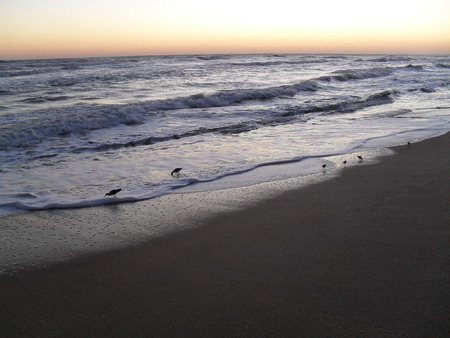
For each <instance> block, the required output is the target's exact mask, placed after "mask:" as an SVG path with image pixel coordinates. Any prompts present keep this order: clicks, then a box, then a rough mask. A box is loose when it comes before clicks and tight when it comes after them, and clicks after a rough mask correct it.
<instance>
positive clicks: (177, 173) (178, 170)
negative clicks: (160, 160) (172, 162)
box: [170, 168, 183, 176]
mask: <svg viewBox="0 0 450 338" xmlns="http://www.w3.org/2000/svg"><path fill="white" fill-rule="evenodd" d="M181 169H183V168H175V169H173V170H172V172H171V173H170V175H172V176H173V175H174V174H176V175H179V174H180V171H181Z"/></svg>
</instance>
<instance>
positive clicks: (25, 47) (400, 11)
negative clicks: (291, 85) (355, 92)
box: [0, 0, 450, 59]
mask: <svg viewBox="0 0 450 338" xmlns="http://www.w3.org/2000/svg"><path fill="white" fill-rule="evenodd" d="M309 2H310V1H308V2H306V1H300V0H278V1H276V2H261V1H242V0H239V1H237V0H228V1H227V2H223V3H220V2H213V1H206V0H191V1H189V2H188V1H182V0H172V1H170V2H167V1H164V2H162V1H160V2H158V1H154V0H129V1H126V2H125V1H123V2H121V1H118V0H109V1H106V0H90V1H83V0H78V1H75V0H67V1H57V0H41V1H32V0H1V2H0V59H20V58H24V59H26V58H51V57H82V56H114V55H144V54H192V53H266V52H267V53H450V20H449V18H450V1H447V0H429V1H427V2H424V1H415V0H410V1H404V0H398V1H393V0H389V1H388V0H378V1H377V2H373V3H371V4H367V3H365V4H364V5H362V4H361V1H356V0H341V1H334V0H324V1H320V2H317V1H316V2H315V3H309Z"/></svg>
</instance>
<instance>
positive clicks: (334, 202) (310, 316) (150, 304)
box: [0, 134, 450, 337]
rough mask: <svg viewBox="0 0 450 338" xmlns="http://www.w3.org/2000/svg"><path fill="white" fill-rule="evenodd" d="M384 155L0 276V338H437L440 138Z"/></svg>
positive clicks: (441, 316) (444, 234) (445, 207)
mask: <svg viewBox="0 0 450 338" xmlns="http://www.w3.org/2000/svg"><path fill="white" fill-rule="evenodd" d="M394 150H395V152H396V154H395V155H392V156H388V157H385V158H383V159H382V160H381V162H380V163H378V164H374V165H360V166H358V165H355V166H351V167H348V168H345V169H344V170H342V173H341V175H339V176H338V177H336V178H333V179H331V180H328V181H325V182H321V183H318V184H314V185H310V186H307V187H304V188H302V189H298V190H293V191H287V192H285V193H283V194H281V195H279V196H277V197H276V198H271V199H268V200H264V201H262V202H259V203H257V204H256V205H252V206H249V207H246V208H244V209H243V210H236V211H229V212H224V213H220V214H217V215H213V216H212V217H210V218H209V219H208V220H206V221H204V222H203V223H202V224H199V225H198V226H197V227H195V228H192V229H186V230H183V231H179V232H175V233H171V234H168V235H165V236H161V237H158V238H155V239H152V240H149V241H147V242H145V243H143V244H140V245H138V246H135V247H131V248H125V249H120V250H114V251H107V252H101V253H97V254H92V255H86V256H83V257H81V258H79V259H75V260H71V261H68V262H64V263H58V264H55V265H52V266H50V267H46V268H42V269H37V270H34V271H22V272H19V273H17V274H14V275H11V276H8V275H1V276H0V290H1V292H0V304H1V307H0V309H1V310H0V335H1V336H3V337H324V336H330V337H398V336H406V337H448V336H450V316H449V314H450V306H449V304H450V282H449V281H450V267H449V257H450V245H449V244H450V241H449V239H450V236H449V235H450V227H449V225H450V222H449V220H450V207H449V201H450V189H449V188H450V156H449V151H450V134H446V135H443V136H440V137H436V138H432V139H429V140H425V141H422V142H418V143H412V144H410V145H405V146H401V147H396V148H394ZM139 203H142V205H145V203H147V202H139ZM125 208H126V206H125ZM89 210H90V211H89V212H92V210H94V209H92V208H91V209H89ZM148 210H149V211H148V212H149V213H150V212H151V210H150V209H148ZM78 212H80V213H82V212H83V210H79V211H78ZM135 217H139V219H140V220H139V221H142V218H143V217H144V216H143V215H142V214H141V215H136V216H135ZM36 222H39V219H36ZM124 222H125V221H124ZM126 222H133V218H131V219H130V218H127V219H126ZM123 225H124V226H126V223H125V224H123Z"/></svg>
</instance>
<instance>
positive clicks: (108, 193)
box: [104, 189, 122, 197]
mask: <svg viewBox="0 0 450 338" xmlns="http://www.w3.org/2000/svg"><path fill="white" fill-rule="evenodd" d="M120 191H122V189H114V190H111V191H110V192H107V193H106V194H105V196H104V197H106V196H116V194H117V193H118V192H120Z"/></svg>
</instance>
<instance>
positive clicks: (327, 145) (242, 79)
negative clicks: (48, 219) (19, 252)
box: [0, 54, 450, 220]
mask: <svg viewBox="0 0 450 338" xmlns="http://www.w3.org/2000/svg"><path fill="white" fill-rule="evenodd" d="M449 130H450V57H449V56H448V55H322V54H321V55H305V54H281V55H274V54H258V55H177V56H136V57H109V58H106V57H105V58H78V59H50V60H22V61H0V216H5V215H8V214H14V213H24V212H25V213H27V212H32V211H33V210H43V209H66V208H80V207H88V206H95V205H105V204H111V203H124V202H130V201H139V200H146V199H152V198H155V197H159V196H163V195H167V194H170V193H173V192H183V189H189V191H192V190H208V189H222V188H226V187H229V186H239V185H249V184H257V183H259V182H264V181H267V180H282V179H286V178H289V177H295V176H305V177H307V176H308V175H313V174H317V173H320V172H322V171H323V170H324V169H323V168H322V166H323V165H324V164H325V165H326V170H327V171H328V170H330V171H332V170H334V169H339V168H340V167H342V166H343V162H342V161H343V160H344V159H345V160H346V161H347V164H346V165H354V164H357V163H358V161H359V160H358V159H357V157H356V155H357V154H364V156H376V155H377V154H380V153H381V152H382V149H384V148H386V147H388V146H393V145H399V144H406V143H407V142H415V141H418V140H421V139H425V138H429V137H432V136H435V135H439V134H442V133H445V132H447V131H449ZM290 164H295V166H294V168H295V170H292V169H289V170H283V168H285V167H286V165H290ZM174 168H182V170H181V171H180V173H179V175H174V176H172V175H171V172H172V170H173V169H174ZM262 168H263V169H265V170H261V169H262ZM249 174H250V175H249ZM253 174H254V175H253ZM243 175H246V176H245V177H246V179H239V178H240V177H244V176H243ZM231 178H232V179H231ZM113 189H122V190H121V191H120V192H119V193H118V194H117V195H116V196H105V194H106V193H107V192H109V191H110V190H113ZM0 220H1V218H0Z"/></svg>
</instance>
